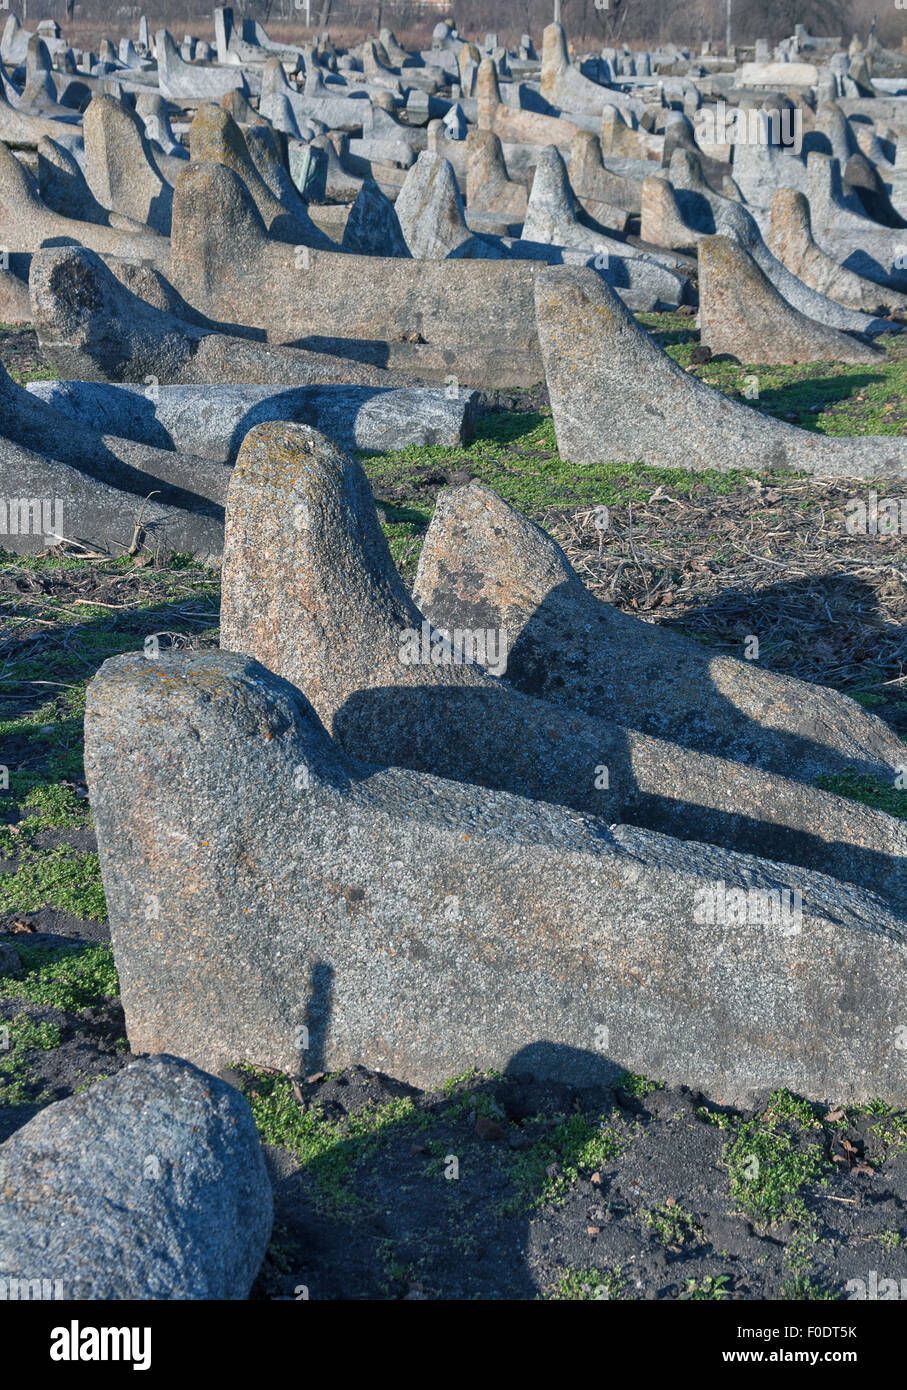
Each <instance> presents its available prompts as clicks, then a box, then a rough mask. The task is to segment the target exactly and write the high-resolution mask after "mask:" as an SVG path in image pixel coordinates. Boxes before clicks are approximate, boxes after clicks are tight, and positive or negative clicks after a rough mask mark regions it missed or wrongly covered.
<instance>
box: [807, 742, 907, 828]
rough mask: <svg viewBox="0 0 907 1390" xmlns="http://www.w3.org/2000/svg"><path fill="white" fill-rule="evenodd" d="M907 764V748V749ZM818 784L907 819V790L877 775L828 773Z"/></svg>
mask: <svg viewBox="0 0 907 1390" xmlns="http://www.w3.org/2000/svg"><path fill="white" fill-rule="evenodd" d="M905 765H907V749H905ZM816 786H818V787H821V788H822V789H823V790H824V791H827V792H837V794H838V796H846V797H848V799H849V800H850V801H862V802H863V804H864V805H865V806H872V807H874V808H875V809H876V810H877V811H886V812H887V813H888V815H889V816H897V817H899V819H901V820H907V791H904V790H902V789H901V788H899V787H896V786H893V785H891V784H889V783H887V782H880V781H878V779H877V778H875V777H867V776H863V775H861V774H860V773H858V772H850V771H848V772H837V773H828V774H826V775H824V776H822V777H818V778H816Z"/></svg>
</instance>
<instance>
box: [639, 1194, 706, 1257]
mask: <svg viewBox="0 0 907 1390" xmlns="http://www.w3.org/2000/svg"><path fill="white" fill-rule="evenodd" d="M640 1216H641V1218H642V1223H643V1225H644V1226H645V1227H646V1228H647V1229H648V1230H649V1231H650V1232H651V1233H652V1235H653V1236H654V1237H655V1239H656V1240H658V1241H660V1242H661V1244H662V1245H663V1246H664V1247H665V1249H666V1250H675V1251H676V1250H681V1249H683V1247H684V1246H685V1245H695V1244H698V1242H699V1241H701V1240H702V1229H701V1227H700V1226H699V1225H698V1223H697V1222H696V1221H695V1220H694V1218H693V1217H692V1216H690V1214H689V1212H686V1211H684V1209H683V1207H681V1206H678V1204H677V1202H675V1201H674V1199H673V1197H669V1198H668V1199H667V1201H665V1202H662V1204H661V1206H658V1207H650V1208H649V1209H648V1210H645V1211H643V1212H641V1213H640Z"/></svg>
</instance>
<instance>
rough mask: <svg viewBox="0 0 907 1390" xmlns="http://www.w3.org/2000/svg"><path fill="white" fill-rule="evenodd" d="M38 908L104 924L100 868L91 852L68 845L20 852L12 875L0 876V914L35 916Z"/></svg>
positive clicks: (104, 911) (105, 914) (27, 849)
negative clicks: (52, 909) (49, 909)
mask: <svg viewBox="0 0 907 1390" xmlns="http://www.w3.org/2000/svg"><path fill="white" fill-rule="evenodd" d="M42 907H56V908H59V909H60V911H61V912H66V913H68V914H69V915H70V916H71V917H82V918H85V919H87V920H88V921H92V922H106V921H107V903H106V901H105V898H104V888H103V885H102V883H101V864H100V860H99V859H98V856H97V854H95V853H94V851H92V850H78V849H73V848H72V847H71V846H70V845H57V846H56V847H55V848H54V849H48V850H36V849H31V848H29V847H27V846H26V848H25V849H23V851H22V854H21V857H20V860H19V864H18V866H17V868H16V869H15V871H14V872H13V873H8V874H2V875H0V912H38V911H39V910H40V909H41V908H42Z"/></svg>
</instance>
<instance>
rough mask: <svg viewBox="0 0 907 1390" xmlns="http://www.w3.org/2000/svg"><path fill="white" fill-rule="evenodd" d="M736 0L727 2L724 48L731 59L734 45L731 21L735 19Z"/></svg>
mask: <svg viewBox="0 0 907 1390" xmlns="http://www.w3.org/2000/svg"><path fill="white" fill-rule="evenodd" d="M733 12H734V0H727V27H726V29H725V31H724V48H725V52H726V53H727V56H728V57H729V58H730V56H731V49H732V47H733V44H732V42H731V20H732V19H733Z"/></svg>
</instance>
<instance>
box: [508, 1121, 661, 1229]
mask: <svg viewBox="0 0 907 1390" xmlns="http://www.w3.org/2000/svg"><path fill="white" fill-rule="evenodd" d="M634 1133H635V1131H634ZM631 1138H632V1135H627V1134H621V1133H620V1131H619V1130H618V1129H617V1127H616V1124H615V1123H613V1122H612V1121H611V1120H610V1119H609V1118H608V1116H606V1115H601V1116H599V1117H598V1118H597V1119H596V1120H590V1119H587V1117H586V1116H585V1115H570V1116H561V1117H559V1118H558V1119H557V1121H556V1122H555V1123H554V1124H553V1125H552V1127H551V1129H550V1132H549V1133H548V1134H545V1135H543V1136H542V1137H541V1138H539V1139H537V1140H536V1142H535V1143H534V1144H533V1145H532V1147H531V1148H529V1149H527V1150H526V1151H525V1152H523V1153H517V1154H515V1155H514V1156H513V1158H512V1159H511V1160H510V1164H509V1168H510V1178H511V1182H512V1183H513V1185H514V1187H515V1189H516V1190H515V1192H514V1193H513V1195H512V1196H511V1197H510V1198H508V1199H506V1200H505V1202H504V1204H503V1206H502V1208H501V1210H502V1213H503V1214H504V1215H518V1214H521V1213H528V1212H532V1211H538V1210H539V1209H540V1208H541V1207H545V1206H555V1205H557V1204H559V1203H561V1202H563V1201H565V1200H566V1197H567V1194H568V1192H569V1190H570V1188H571V1187H572V1185H573V1184H574V1183H575V1182H576V1181H577V1179H578V1178H579V1177H580V1175H583V1174H591V1173H593V1172H594V1171H595V1170H596V1168H598V1167H600V1166H601V1165H602V1164H603V1163H609V1162H611V1161H613V1160H614V1159H616V1158H619V1157H620V1155H621V1154H622V1153H623V1152H624V1150H625V1149H626V1148H627V1146H628V1144H629V1142H630V1139H631Z"/></svg>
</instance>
